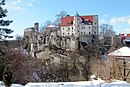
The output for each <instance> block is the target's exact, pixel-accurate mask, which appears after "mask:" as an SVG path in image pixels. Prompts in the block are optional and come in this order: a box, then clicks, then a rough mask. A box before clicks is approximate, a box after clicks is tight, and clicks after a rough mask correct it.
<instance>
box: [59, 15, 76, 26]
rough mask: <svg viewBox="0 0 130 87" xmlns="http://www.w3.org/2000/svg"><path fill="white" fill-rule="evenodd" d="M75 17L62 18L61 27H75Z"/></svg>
mask: <svg viewBox="0 0 130 87" xmlns="http://www.w3.org/2000/svg"><path fill="white" fill-rule="evenodd" d="M73 20H74V17H73V16H66V17H62V18H61V26H72V25H73Z"/></svg>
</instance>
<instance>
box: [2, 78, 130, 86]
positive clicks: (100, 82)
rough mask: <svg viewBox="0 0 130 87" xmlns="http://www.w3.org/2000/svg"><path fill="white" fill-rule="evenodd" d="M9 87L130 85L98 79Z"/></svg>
mask: <svg viewBox="0 0 130 87" xmlns="http://www.w3.org/2000/svg"><path fill="white" fill-rule="evenodd" d="M0 87H5V86H4V84H3V82H2V81H0ZM11 87H130V83H127V82H125V81H119V80H117V81H114V82H110V83H106V82H105V81H103V80H101V79H98V80H92V81H79V82H49V83H33V82H29V83H27V84H26V85H25V86H22V85H19V84H12V85H11Z"/></svg>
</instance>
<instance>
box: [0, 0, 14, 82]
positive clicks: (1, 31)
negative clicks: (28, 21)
mask: <svg viewBox="0 0 130 87" xmlns="http://www.w3.org/2000/svg"><path fill="white" fill-rule="evenodd" d="M4 5H5V0H0V80H2V73H3V71H4V67H5V66H6V61H5V55H6V53H5V49H6V47H7V40H6V39H7V38H12V36H10V35H9V34H11V33H12V32H13V30H11V29H8V28H4V27H7V26H9V25H10V23H12V22H13V21H12V20H11V21H10V20H4V18H5V17H6V16H7V15H6V14H7V12H8V11H7V9H4V8H3V7H2V6H4ZM5 42H6V43H5Z"/></svg>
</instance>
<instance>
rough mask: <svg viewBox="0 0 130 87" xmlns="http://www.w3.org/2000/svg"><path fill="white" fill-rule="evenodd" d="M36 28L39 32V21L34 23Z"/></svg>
mask: <svg viewBox="0 0 130 87" xmlns="http://www.w3.org/2000/svg"><path fill="white" fill-rule="evenodd" d="M34 30H35V31H37V32H38V31H39V23H38V22H36V23H34Z"/></svg>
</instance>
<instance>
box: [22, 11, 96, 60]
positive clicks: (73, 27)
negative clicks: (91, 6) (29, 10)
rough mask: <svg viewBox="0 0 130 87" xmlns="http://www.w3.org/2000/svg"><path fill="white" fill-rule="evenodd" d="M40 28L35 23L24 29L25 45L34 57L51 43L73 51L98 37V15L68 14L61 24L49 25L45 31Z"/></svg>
mask: <svg viewBox="0 0 130 87" xmlns="http://www.w3.org/2000/svg"><path fill="white" fill-rule="evenodd" d="M38 29H39V24H38V23H35V24H34V27H29V28H26V29H25V30H24V38H25V45H26V47H28V49H27V50H28V52H29V53H30V55H31V56H32V57H38V56H37V54H38V53H40V52H43V51H44V50H46V48H47V47H49V46H50V45H51V46H53V45H54V46H56V47H58V48H61V49H64V50H71V51H73V50H77V49H80V48H81V47H83V46H85V45H87V44H89V43H92V41H96V40H97V39H98V15H87V16H80V15H79V14H78V13H76V14H75V16H69V15H67V16H65V17H62V18H61V23H60V26H54V25H49V26H47V27H46V29H45V30H44V32H39V31H38Z"/></svg>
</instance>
